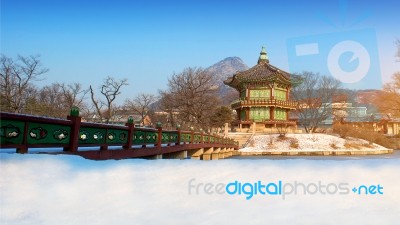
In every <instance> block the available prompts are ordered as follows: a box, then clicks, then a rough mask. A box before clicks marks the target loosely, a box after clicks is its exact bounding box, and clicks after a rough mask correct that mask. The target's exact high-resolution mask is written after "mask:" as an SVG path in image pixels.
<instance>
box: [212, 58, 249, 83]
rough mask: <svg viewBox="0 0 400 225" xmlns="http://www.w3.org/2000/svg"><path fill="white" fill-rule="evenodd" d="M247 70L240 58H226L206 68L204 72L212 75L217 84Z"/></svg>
mask: <svg viewBox="0 0 400 225" xmlns="http://www.w3.org/2000/svg"><path fill="white" fill-rule="evenodd" d="M248 68H249V67H248V66H247V65H246V64H245V63H244V62H243V60H242V59H241V58H239V57H228V58H225V59H223V60H221V61H219V62H217V63H215V64H214V65H212V66H210V67H208V68H207V69H206V71H207V72H209V73H210V74H212V75H213V76H214V77H215V80H216V81H217V82H221V83H222V82H223V81H224V80H226V78H228V77H230V76H232V75H233V74H235V73H236V72H238V71H244V70H247V69H248ZM222 84H223V83H222Z"/></svg>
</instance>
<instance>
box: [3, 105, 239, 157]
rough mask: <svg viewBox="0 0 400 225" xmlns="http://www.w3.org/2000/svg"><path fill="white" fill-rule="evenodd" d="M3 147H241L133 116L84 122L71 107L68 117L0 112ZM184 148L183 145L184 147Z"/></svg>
mask: <svg viewBox="0 0 400 225" xmlns="http://www.w3.org/2000/svg"><path fill="white" fill-rule="evenodd" d="M0 124H1V129H0V133H1V146H0V149H5V148H15V149H16V152H18V153H27V152H28V149H29V148H60V147H61V148H63V151H64V152H70V153H77V152H79V151H80V148H82V147H100V150H108V148H109V147H110V146H121V150H124V149H125V150H126V149H132V150H135V149H137V148H150V147H152V148H158V149H159V150H162V148H163V146H172V145H186V144H190V145H191V146H193V145H194V144H198V145H201V144H207V145H208V146H209V145H216V146H229V147H232V148H236V149H237V148H238V143H237V142H235V141H234V140H233V139H229V138H224V137H221V136H218V135H213V134H207V133H204V132H195V131H193V130H191V131H181V130H180V129H179V128H178V129H177V130H163V129H162V126H161V124H160V123H157V126H156V128H136V127H135V126H134V122H133V119H128V122H127V123H126V124H125V126H122V125H121V126H120V125H110V124H100V123H87V122H81V117H79V111H78V110H77V109H73V110H71V115H70V116H68V117H67V120H63V119H55V118H48V117H38V116H31V115H23V114H14V113H4V112H1V114H0ZM180 149H182V148H180Z"/></svg>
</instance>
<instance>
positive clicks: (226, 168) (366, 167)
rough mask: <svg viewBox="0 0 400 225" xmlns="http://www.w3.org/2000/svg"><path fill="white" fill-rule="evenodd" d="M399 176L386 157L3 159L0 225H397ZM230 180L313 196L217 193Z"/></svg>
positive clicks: (397, 164) (398, 165)
mask: <svg viewBox="0 0 400 225" xmlns="http://www.w3.org/2000/svg"><path fill="white" fill-rule="evenodd" d="M399 171H400V159H384V158H382V159H369V160H341V161H340V160H339V161H337V160H306V159H288V160H265V159H264V160H250V159H225V160H218V161H195V160H142V159H128V160H119V161H115V160H109V161H90V160H85V159H82V158H80V157H78V156H66V155H65V156H62V155H37V154H36V155H18V154H4V153H3V154H0V224H2V225H3V224H4V225H5V224H7V225H13V224H18V225H23V224H49V225H54V224H71V225H72V224H73V225H76V224H96V225H101V224H107V225H109V224H118V225H120V224H129V225H130V224H146V225H147V224H173V225H179V224H204V225H211V224H291V225H292V224H307V225H312V224H318V225H320V224H332V225H337V224H341V225H347V224H348V225H350V224H351V225H353V224H364V225H368V224H385V225H394V224H399V215H400V207H399V205H400V193H399V190H400V179H399ZM235 181H237V182H239V183H245V182H250V183H257V182H258V181H261V182H263V183H264V184H265V183H269V182H275V183H279V181H281V182H282V183H284V187H286V186H285V185H286V184H295V183H302V184H305V185H307V187H311V189H312V190H309V191H310V193H306V194H304V193H302V191H301V190H300V191H299V193H298V194H297V195H294V194H293V192H292V195H287V196H285V199H283V197H282V195H261V194H260V193H259V194H258V195H254V196H253V197H252V198H251V199H249V200H246V196H248V195H245V194H243V193H242V194H241V195H239V194H235V195H230V194H228V193H227V192H225V193H221V194H217V193H216V192H217V191H216V188H215V187H216V186H217V185H218V184H219V183H221V184H225V185H227V184H229V183H234V182H235ZM311 184H313V185H316V184H321V185H323V186H322V189H324V190H325V189H327V186H328V189H330V190H328V191H329V192H330V193H334V194H329V193H328V192H327V191H326V190H325V191H323V192H318V193H316V194H311V192H314V191H315V190H316V189H315V187H313V186H312V185H311ZM341 184H347V186H346V187H347V188H348V189H352V188H353V187H361V186H362V185H365V186H367V187H371V186H374V188H373V189H374V190H375V194H371V193H369V194H365V193H364V194H363V193H361V194H357V193H354V192H353V191H351V190H347V193H345V194H343V193H342V194H339V192H338V190H337V187H338V186H339V185H341ZM310 185H311V186H310ZM378 185H379V187H382V188H383V189H381V191H382V193H383V194H379V193H378V192H377V190H378V189H377V188H378ZM206 186H207V190H205V189H204V188H205V187H206ZM319 186H320V185H319ZM288 187H290V186H288ZM335 187H336V188H335ZM300 189H301V187H300ZM246 190H247V191H248V188H247V189H246ZM371 190H372V189H371ZM209 191H213V194H206V192H209ZM231 191H232V189H231ZM218 193H219V192H218Z"/></svg>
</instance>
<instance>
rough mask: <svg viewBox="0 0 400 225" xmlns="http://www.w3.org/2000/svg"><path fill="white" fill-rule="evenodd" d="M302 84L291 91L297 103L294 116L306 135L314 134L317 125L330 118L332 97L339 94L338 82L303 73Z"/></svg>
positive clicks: (329, 78)
mask: <svg viewBox="0 0 400 225" xmlns="http://www.w3.org/2000/svg"><path fill="white" fill-rule="evenodd" d="M301 76H302V79H303V82H302V83H301V84H300V85H298V86H296V87H294V88H293V89H292V92H293V93H292V95H291V96H292V97H293V98H294V100H296V101H298V102H299V104H298V107H297V110H296V112H295V114H296V115H297V116H298V118H299V122H300V123H301V124H302V125H303V126H304V129H305V130H306V132H307V133H310V132H315V130H316V129H317V128H318V126H319V124H320V123H321V122H322V121H324V120H325V119H327V118H329V117H330V116H332V103H333V97H334V96H337V95H338V94H339V93H340V90H339V88H340V85H341V84H340V82H339V81H338V80H336V79H334V78H333V77H327V76H320V75H319V74H315V73H312V72H304V73H303V74H302V75H301Z"/></svg>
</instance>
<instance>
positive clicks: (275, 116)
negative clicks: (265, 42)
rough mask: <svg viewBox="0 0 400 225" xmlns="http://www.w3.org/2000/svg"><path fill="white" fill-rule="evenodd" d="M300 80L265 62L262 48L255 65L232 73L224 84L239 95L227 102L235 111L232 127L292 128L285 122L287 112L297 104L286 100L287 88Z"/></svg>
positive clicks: (267, 61) (288, 99)
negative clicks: (229, 102) (283, 126)
mask: <svg viewBox="0 0 400 225" xmlns="http://www.w3.org/2000/svg"><path fill="white" fill-rule="evenodd" d="M299 82H300V81H299V80H298V79H297V80H296V79H293V76H292V75H291V74H289V73H288V72H285V71H283V70H281V69H279V68H277V67H275V66H272V65H271V64H270V63H269V59H268V55H267V53H266V51H265V48H264V47H262V50H261V53H260V57H259V59H258V62H257V65H255V66H254V67H252V68H250V69H248V70H246V71H242V72H237V73H235V74H234V75H233V76H232V77H229V78H228V79H227V80H225V81H224V84H226V85H228V86H230V87H233V88H235V89H236V90H237V91H238V92H239V95H240V96H239V99H237V100H235V101H233V102H232V103H231V107H232V109H234V110H236V112H237V120H236V122H235V125H238V126H239V128H240V129H241V128H250V127H251V126H252V125H253V124H255V125H256V127H257V129H259V128H269V127H276V125H277V124H279V125H289V126H295V125H296V122H295V121H293V120H289V111H291V110H294V109H296V106H297V103H296V102H294V101H291V100H290V94H289V93H290V89H291V88H292V86H293V85H294V84H296V83H299Z"/></svg>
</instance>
